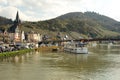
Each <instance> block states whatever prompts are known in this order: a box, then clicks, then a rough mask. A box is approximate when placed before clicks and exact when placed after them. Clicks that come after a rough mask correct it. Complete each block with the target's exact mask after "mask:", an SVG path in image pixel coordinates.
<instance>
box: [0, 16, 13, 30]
mask: <svg viewBox="0 0 120 80" xmlns="http://www.w3.org/2000/svg"><path fill="white" fill-rule="evenodd" d="M12 23H13V21H12V20H11V19H7V18H4V17H2V16H0V30H4V29H7V28H8V27H9V26H10V25H11V24H12Z"/></svg>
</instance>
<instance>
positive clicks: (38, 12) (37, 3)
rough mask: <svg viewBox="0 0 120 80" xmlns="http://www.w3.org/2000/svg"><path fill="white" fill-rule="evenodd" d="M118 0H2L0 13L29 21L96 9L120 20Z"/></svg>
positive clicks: (0, 0) (0, 1)
mask: <svg viewBox="0 0 120 80" xmlns="http://www.w3.org/2000/svg"><path fill="white" fill-rule="evenodd" d="M118 7H119V2H118V0H54V1H53V0H0V15H1V16H5V17H8V18H12V19H14V18H15V14H16V12H17V10H18V11H19V12H20V18H21V19H22V20H27V21H31V20H32V21H37V20H45V19H50V18H54V17H57V16H59V15H62V14H65V13H68V12H84V11H95V12H98V13H100V14H104V15H107V16H110V17H112V18H115V19H119V20H120V18H119V17H120V16H119V14H120V12H119V11H118Z"/></svg>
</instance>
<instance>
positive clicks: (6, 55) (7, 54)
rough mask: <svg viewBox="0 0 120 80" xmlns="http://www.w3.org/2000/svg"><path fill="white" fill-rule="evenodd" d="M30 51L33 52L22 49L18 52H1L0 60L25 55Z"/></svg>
mask: <svg viewBox="0 0 120 80" xmlns="http://www.w3.org/2000/svg"><path fill="white" fill-rule="evenodd" d="M31 51H33V49H23V50H18V51H10V52H3V53H0V58H1V57H10V56H16V55H21V54H25V53H28V52H31Z"/></svg>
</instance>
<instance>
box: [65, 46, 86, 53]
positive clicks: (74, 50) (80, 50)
mask: <svg viewBox="0 0 120 80" xmlns="http://www.w3.org/2000/svg"><path fill="white" fill-rule="evenodd" d="M64 51H67V52H71V53H77V54H84V53H85V54H86V53H88V49H87V47H77V48H64Z"/></svg>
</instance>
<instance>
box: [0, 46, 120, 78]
mask: <svg viewBox="0 0 120 80" xmlns="http://www.w3.org/2000/svg"><path fill="white" fill-rule="evenodd" d="M0 80H120V48H111V49H110V48H109V49H108V48H106V47H105V46H99V47H96V48H91V49H89V53H88V54H72V53H65V52H31V53H27V54H26V55H20V56H16V57H9V58H6V59H1V60H0Z"/></svg>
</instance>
